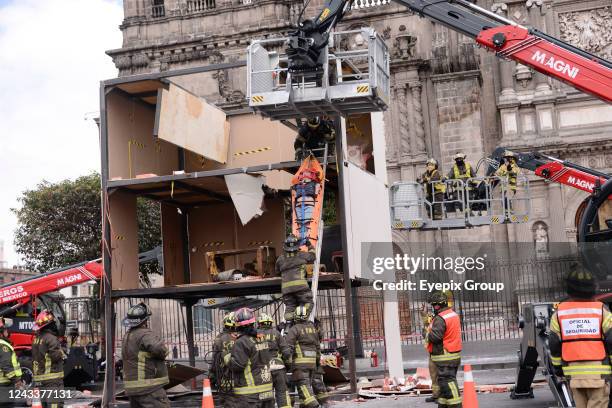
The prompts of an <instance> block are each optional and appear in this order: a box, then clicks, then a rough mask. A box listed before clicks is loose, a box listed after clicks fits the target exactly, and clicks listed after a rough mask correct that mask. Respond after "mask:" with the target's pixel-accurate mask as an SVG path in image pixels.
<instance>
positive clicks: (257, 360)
mask: <svg viewBox="0 0 612 408" xmlns="http://www.w3.org/2000/svg"><path fill="white" fill-rule="evenodd" d="M269 362H270V350H269V348H268V342H267V341H258V339H257V337H256V334H255V335H253V336H252V335H249V334H241V335H240V337H238V339H237V340H236V343H234V347H233V348H232V353H231V357H230V361H229V366H230V368H231V370H232V379H233V382H234V395H235V396H239V397H246V398H248V399H252V400H257V401H264V400H270V399H274V392H273V389H272V388H273V386H272V373H271V371H270V367H269Z"/></svg>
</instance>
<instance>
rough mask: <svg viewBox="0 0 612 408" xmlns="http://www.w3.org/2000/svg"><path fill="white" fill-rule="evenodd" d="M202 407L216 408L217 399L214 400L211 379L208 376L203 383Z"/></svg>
mask: <svg viewBox="0 0 612 408" xmlns="http://www.w3.org/2000/svg"><path fill="white" fill-rule="evenodd" d="M202 408H215V401H213V396H212V390H211V389H210V380H209V379H208V378H205V379H204V382H203V383H202Z"/></svg>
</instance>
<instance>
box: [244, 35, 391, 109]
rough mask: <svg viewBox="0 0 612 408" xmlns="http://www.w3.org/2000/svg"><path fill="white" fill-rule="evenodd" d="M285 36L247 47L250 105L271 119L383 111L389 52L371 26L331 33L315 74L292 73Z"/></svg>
mask: <svg viewBox="0 0 612 408" xmlns="http://www.w3.org/2000/svg"><path fill="white" fill-rule="evenodd" d="M287 40H288V39H287V38H275V39H265V40H255V41H253V43H252V44H251V45H250V46H249V47H248V48H247V97H248V100H249V106H250V107H251V108H253V109H254V110H255V111H257V112H259V113H261V114H262V115H264V116H267V117H269V118H270V119H273V120H282V119H293V118H304V117H312V116H320V115H329V116H336V115H341V116H347V115H350V114H360V113H367V112H377V111H383V110H385V109H386V108H387V106H388V105H389V87H390V84H389V82H390V80H389V50H388V48H387V46H386V44H385V43H384V41H383V39H382V37H380V36H379V35H378V34H376V32H375V31H374V30H373V29H371V28H362V29H360V30H352V31H339V32H333V33H331V34H330V40H329V44H328V45H327V47H325V49H324V50H323V53H324V63H323V66H322V69H321V70H320V71H318V72H316V73H314V74H313V73H312V72H310V73H304V74H301V73H291V72H290V71H289V68H288V60H287V57H286V55H284V52H285V46H286V43H287Z"/></svg>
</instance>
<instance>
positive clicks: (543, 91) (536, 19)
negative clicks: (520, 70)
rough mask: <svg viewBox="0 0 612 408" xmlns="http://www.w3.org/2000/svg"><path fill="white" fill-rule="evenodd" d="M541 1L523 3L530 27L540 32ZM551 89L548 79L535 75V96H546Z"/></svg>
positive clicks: (533, 0) (541, 75)
mask: <svg viewBox="0 0 612 408" xmlns="http://www.w3.org/2000/svg"><path fill="white" fill-rule="evenodd" d="M542 4H543V1H542V0H527V3H525V7H527V10H528V11H529V21H530V23H531V26H532V27H536V28H540V29H541V30H542V31H544V29H543V24H544V19H543V18H542V12H543V9H542ZM551 92H552V91H551V88H550V84H549V83H548V77H547V76H546V75H544V74H541V73H539V72H536V74H535V93H536V95H537V96H539V95H547V94H550V93H551Z"/></svg>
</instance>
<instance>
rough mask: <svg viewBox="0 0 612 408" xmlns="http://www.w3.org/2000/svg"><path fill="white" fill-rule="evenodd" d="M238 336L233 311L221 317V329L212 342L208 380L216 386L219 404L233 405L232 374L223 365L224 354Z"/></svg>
mask: <svg viewBox="0 0 612 408" xmlns="http://www.w3.org/2000/svg"><path fill="white" fill-rule="evenodd" d="M237 338H238V333H237V332H236V322H235V321H234V312H231V313H228V314H226V315H225V316H224V317H223V331H222V332H221V333H219V334H218V335H217V337H216V338H215V341H214V342H213V346H212V350H213V355H212V365H211V368H210V375H209V377H210V380H211V382H212V383H213V384H214V386H215V387H216V388H217V391H218V394H219V402H220V403H221V406H223V407H228V408H231V407H233V406H234V405H235V404H234V401H233V395H232V374H231V371H230V370H229V367H228V366H226V365H225V356H227V355H228V354H231V352H232V347H234V343H235V342H236V339H237Z"/></svg>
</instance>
